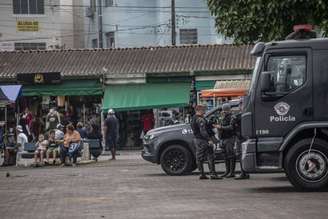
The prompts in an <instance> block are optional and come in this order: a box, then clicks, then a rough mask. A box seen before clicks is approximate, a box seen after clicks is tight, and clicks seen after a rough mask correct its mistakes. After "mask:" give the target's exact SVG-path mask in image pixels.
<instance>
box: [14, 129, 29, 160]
mask: <svg viewBox="0 0 328 219" xmlns="http://www.w3.org/2000/svg"><path fill="white" fill-rule="evenodd" d="M16 133H17V141H16V145H17V148H18V152H22V151H24V145H25V144H26V143H28V138H27V136H26V134H25V133H24V132H23V127H22V126H21V125H18V126H17V127H16ZM19 159H20V156H19V153H17V157H16V165H17V164H18V162H19V161H20V160H19Z"/></svg>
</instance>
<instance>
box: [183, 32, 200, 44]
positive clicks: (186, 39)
mask: <svg viewBox="0 0 328 219" xmlns="http://www.w3.org/2000/svg"><path fill="white" fill-rule="evenodd" d="M197 43H198V34H197V29H180V44H197Z"/></svg>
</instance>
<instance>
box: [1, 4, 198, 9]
mask: <svg viewBox="0 0 328 219" xmlns="http://www.w3.org/2000/svg"><path fill="white" fill-rule="evenodd" d="M0 6H13V4H12V3H0ZM44 6H45V7H77V8H89V7H90V5H77V4H44ZM105 8H138V9H153V8H155V9H170V8H171V6H139V5H113V6H108V7H105ZM176 8H177V9H179V8H181V9H204V7H195V6H177V7H176Z"/></svg>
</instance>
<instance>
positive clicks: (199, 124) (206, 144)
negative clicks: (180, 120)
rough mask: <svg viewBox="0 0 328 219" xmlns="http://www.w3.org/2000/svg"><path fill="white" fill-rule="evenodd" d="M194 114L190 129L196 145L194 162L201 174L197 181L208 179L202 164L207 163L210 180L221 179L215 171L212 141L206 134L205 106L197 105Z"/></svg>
mask: <svg viewBox="0 0 328 219" xmlns="http://www.w3.org/2000/svg"><path fill="white" fill-rule="evenodd" d="M195 111H196V114H195V115H194V117H193V119H192V121H191V128H192V130H193V133H194V136H195V139H194V144H195V145H196V162H197V166H198V169H199V171H200V173H201V175H200V177H199V179H208V177H207V176H206V174H205V172H204V166H203V164H204V162H205V160H207V161H208V167H209V169H210V178H211V179H222V178H221V177H219V176H218V175H217V173H216V171H215V162H214V151H213V146H212V145H213V140H212V139H211V135H210V134H209V133H208V123H207V121H206V120H205V118H204V114H205V106H202V105H197V106H196V108H195Z"/></svg>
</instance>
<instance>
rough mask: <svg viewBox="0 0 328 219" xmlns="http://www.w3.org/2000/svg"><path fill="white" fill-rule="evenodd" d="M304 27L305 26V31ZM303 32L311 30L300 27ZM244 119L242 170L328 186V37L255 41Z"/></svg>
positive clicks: (305, 185)
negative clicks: (254, 61)
mask: <svg viewBox="0 0 328 219" xmlns="http://www.w3.org/2000/svg"><path fill="white" fill-rule="evenodd" d="M302 28H303V29H302ZM302 28H300V29H299V30H296V31H299V33H304V35H306V33H307V32H311V30H309V29H307V27H306V26H305V27H302ZM252 55H253V56H256V57H257V61H256V67H255V69H254V73H253V78H252V83H251V87H250V90H249V93H248V95H247V97H246V98H245V102H244V111H243V115H242V119H241V123H242V135H243V136H244V137H245V138H248V140H247V141H246V142H244V143H243V145H242V165H243V169H244V170H245V171H246V172H249V173H269V172H279V171H285V172H286V175H287V177H288V179H289V180H290V182H291V183H292V184H293V185H294V186H295V187H296V188H298V189H308V190H317V189H321V188H324V187H327V185H328V39H302V37H300V39H298V40H285V41H280V42H270V43H266V44H264V43H257V44H256V45H255V47H254V48H253V51H252Z"/></svg>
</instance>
